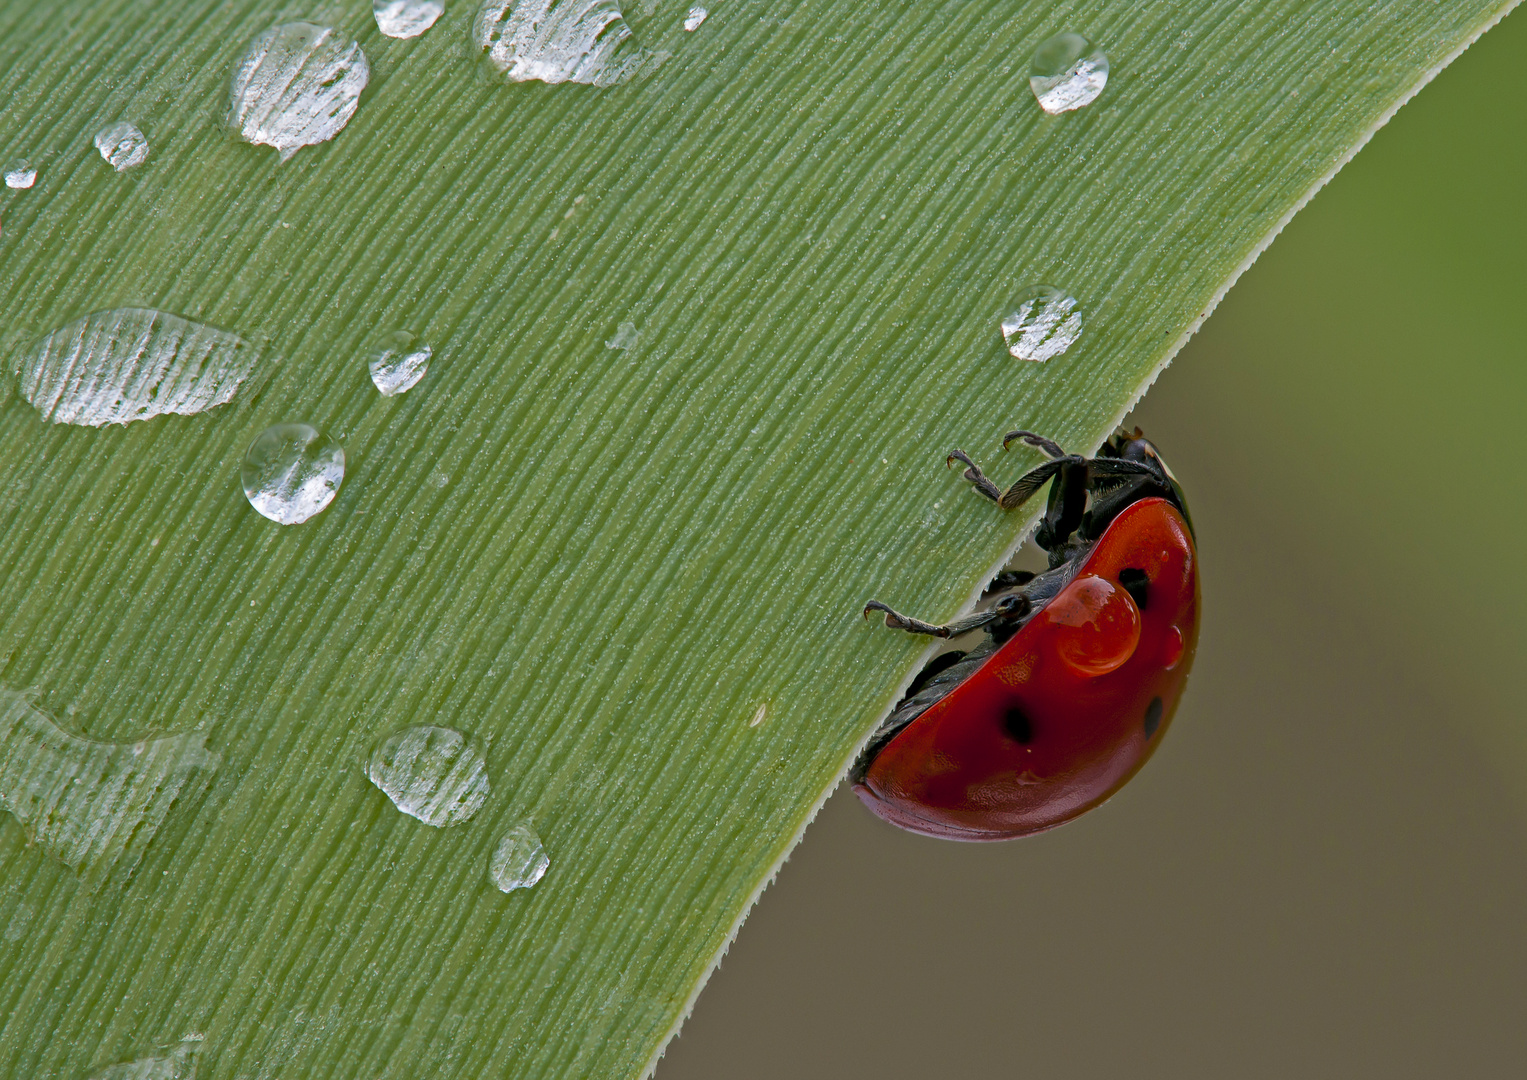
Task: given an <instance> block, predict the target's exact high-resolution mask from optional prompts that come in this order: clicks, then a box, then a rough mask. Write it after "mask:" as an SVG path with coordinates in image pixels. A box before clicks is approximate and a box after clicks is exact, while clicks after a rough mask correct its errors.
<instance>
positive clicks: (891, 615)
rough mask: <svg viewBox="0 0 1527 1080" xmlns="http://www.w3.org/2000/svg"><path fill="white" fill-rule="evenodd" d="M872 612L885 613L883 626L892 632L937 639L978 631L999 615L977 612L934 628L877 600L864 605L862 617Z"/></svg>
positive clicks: (989, 612)
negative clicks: (896, 631) (904, 632)
mask: <svg viewBox="0 0 1527 1080" xmlns="http://www.w3.org/2000/svg"><path fill="white" fill-rule="evenodd" d="M872 611H883V612H885V624H886V625H887V626H889V627H890V628H891V629H892V630H905V631H906V632H907V633H909V634H927V635H929V636H930V637H939V638H947V637H955V636H957V635H959V634H966V633H969V632H970V631H972V630H978V629H980V628H981V627H983V626H985V625H986V624H987V623H989V622H991V621H993V620H994V619H997V618H999V617H1000V615H1001V613H1000V612H997V611H995V610H993V611H977V612H975V613H973V614H970V615H966V616H965V617H963V618H960V619H955V620H954V621H953V622H950V623H946V624H945V625H943V626H936V625H934V624H933V623H927V622H923V621H922V620H921V619H914V618H912V617H911V616H909V615H903V614H901V613H900V612H897V611H893V610H892V609H891V608H889V607H887V606H886V605H885V604H882V603H881V602H880V601H879V600H871V601H870V602H869V603H868V604H865V605H864V617H865V618H866V619H867V618H869V617H870V612H872Z"/></svg>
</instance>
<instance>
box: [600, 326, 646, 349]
mask: <svg viewBox="0 0 1527 1080" xmlns="http://www.w3.org/2000/svg"><path fill="white" fill-rule="evenodd" d="M641 339H642V334H641V331H640V330H638V329H637V328H636V324H635V323H631V322H623V323H621V324H620V325H619V326H617V327H616V328H615V336H614V337H612V338H611V339H610V340H609V341H606V342H605V343H604V347H605V348H606V349H634V348H636V346H637V344H638V343H639V342H640V341H641Z"/></svg>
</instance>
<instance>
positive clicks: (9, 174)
mask: <svg viewBox="0 0 1527 1080" xmlns="http://www.w3.org/2000/svg"><path fill="white" fill-rule="evenodd" d="M35 183H37V170H36V169H34V168H32V167H31V166H30V165H28V164H27V163H26V162H24V161H13V162H11V163H10V164H9V165H7V166H6V167H5V186H6V187H8V188H11V189H13V190H15V191H22V190H24V189H26V188H29V187H31V186H32V185H33V184H35Z"/></svg>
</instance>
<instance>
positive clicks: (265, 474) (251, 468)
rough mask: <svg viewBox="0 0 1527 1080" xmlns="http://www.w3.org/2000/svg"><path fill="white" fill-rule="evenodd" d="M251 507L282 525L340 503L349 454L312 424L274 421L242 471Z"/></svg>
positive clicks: (246, 457) (251, 447) (257, 439)
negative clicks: (340, 487)
mask: <svg viewBox="0 0 1527 1080" xmlns="http://www.w3.org/2000/svg"><path fill="white" fill-rule="evenodd" d="M240 477H241V479H242V480H243V482H244V495H245V496H246V497H247V498H248V499H249V505H250V506H252V507H254V508H255V509H256V510H258V511H259V512H260V513H261V514H263V515H265V516H266V517H268V518H270V520H272V521H275V522H279V523H280V524H282V525H297V524H299V523H301V522H304V521H306V520H307V519H308V518H310V517H312V516H313V515H314V514H317V513H318V512H319V511H321V510H322V509H323V508H324V507H326V506H328V505H329V504H330V503H331V502H333V501H334V496H335V495H337V494H338V493H339V485H340V484H341V483H342V482H343V481H344V479H345V452H344V450H343V449H342V448H341V447H340V445H339V444H338V443H337V442H335V441H334V440H333V439H331V438H329V437H328V436H327V435H325V434H324V433H323V432H321V431H319V430H318V429H317V428H315V427H312V426H310V425H308V424H273V425H271V426H270V427H268V428H266V429H265V430H264V431H262V432H260V434H259V435H257V436H255V441H254V442H252V443H250V444H249V451H248V453H246V454H245V455H244V468H243V470H242V471H241V473H240Z"/></svg>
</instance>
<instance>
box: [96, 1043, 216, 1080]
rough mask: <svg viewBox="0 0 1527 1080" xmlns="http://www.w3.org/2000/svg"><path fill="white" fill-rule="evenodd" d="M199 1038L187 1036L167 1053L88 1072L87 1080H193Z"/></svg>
mask: <svg viewBox="0 0 1527 1080" xmlns="http://www.w3.org/2000/svg"><path fill="white" fill-rule="evenodd" d="M200 1053H201V1037H200V1036H196V1037H194V1038H188V1039H186V1040H185V1041H183V1042H182V1043H181V1044H180V1045H179V1046H177V1047H175V1048H174V1049H172V1050H170V1051H169V1053H167V1054H160V1055H158V1056H155V1057H144V1058H138V1059H137V1060H136V1061H124V1062H122V1063H121V1064H120V1065H108V1066H106V1068H104V1069H101V1070H99V1071H97V1072H93V1073H91V1074H90V1077H89V1080H195V1077H196V1059H197V1055H198V1054H200Z"/></svg>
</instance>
